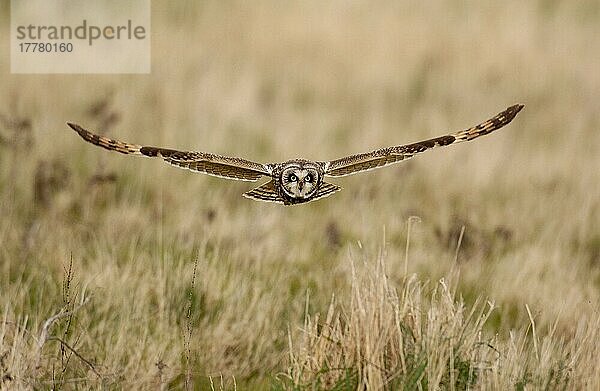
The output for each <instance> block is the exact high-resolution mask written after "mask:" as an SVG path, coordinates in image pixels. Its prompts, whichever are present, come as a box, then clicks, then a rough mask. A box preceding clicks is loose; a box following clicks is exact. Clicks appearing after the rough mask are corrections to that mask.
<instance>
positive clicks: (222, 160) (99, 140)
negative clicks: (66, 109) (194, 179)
mask: <svg viewBox="0 0 600 391" xmlns="http://www.w3.org/2000/svg"><path fill="white" fill-rule="evenodd" d="M67 125H69V126H70V127H71V128H72V129H73V130H74V131H76V132H77V133H78V134H79V135H80V136H81V138H83V139H84V140H85V141H87V142H89V143H92V144H94V145H97V146H99V147H102V148H105V149H108V150H110V151H116V152H120V153H123V154H128V155H141V156H146V157H161V158H162V159H163V160H164V161H165V162H167V163H169V164H172V165H174V166H177V167H181V168H185V169H188V170H191V171H196V172H202V173H205V174H208V175H212V176H218V177H221V178H229V179H237V180H241V181H256V180H258V179H259V178H260V177H262V176H270V175H271V168H270V167H269V166H267V165H265V164H261V163H256V162H253V161H250V160H246V159H242V158H237V157H229V156H221V155H215V154H212V153H206V152H189V151H178V150H175V149H167V148H159V147H145V146H142V145H137V144H130V143H127V142H124V141H119V140H114V139H111V138H108V137H104V136H99V135H97V134H95V133H92V132H90V131H89V130H86V129H83V128H82V127H81V126H79V125H76V124H74V123H69V122H68V123H67Z"/></svg>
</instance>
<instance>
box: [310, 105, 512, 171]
mask: <svg viewBox="0 0 600 391" xmlns="http://www.w3.org/2000/svg"><path fill="white" fill-rule="evenodd" d="M522 108H523V105H521V104H517V105H514V106H511V107H509V108H507V109H506V110H504V111H503V112H501V113H499V114H498V115H496V116H495V117H493V118H490V119H489V120H487V121H485V122H482V123H480V124H479V125H476V126H474V127H472V128H469V129H466V130H461V131H458V132H455V133H451V134H448V135H446V136H441V137H436V138H432V139H429V140H425V141H419V142H417V143H413V144H407V145H400V146H396V147H388V148H382V149H378V150H375V151H372V152H367V153H360V154H357V155H352V156H347V157H344V158H341V159H336V160H331V161H329V162H323V163H322V164H323V166H324V168H325V175H326V176H332V177H340V176H345V175H350V174H355V173H357V172H361V171H368V170H372V169H375V168H379V167H383V166H387V165H388V164H392V163H397V162H399V161H402V160H406V159H410V158H411V157H413V156H414V155H416V154H417V153H421V152H425V151H427V150H428V149H431V148H435V147H443V146H445V145H450V144H456V143H460V142H463V141H470V140H473V139H475V138H477V137H479V136H483V135H486V134H488V133H491V132H493V131H494V130H496V129H500V128H501V127H503V126H504V125H506V124H508V123H509V122H510V121H512V119H513V118H515V116H516V115H517V113H518V112H519V111H521V109H522Z"/></svg>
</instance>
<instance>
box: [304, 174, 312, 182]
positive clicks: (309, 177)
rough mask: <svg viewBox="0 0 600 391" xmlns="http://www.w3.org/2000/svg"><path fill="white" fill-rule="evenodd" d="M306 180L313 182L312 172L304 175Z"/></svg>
mask: <svg viewBox="0 0 600 391" xmlns="http://www.w3.org/2000/svg"><path fill="white" fill-rule="evenodd" d="M304 180H305V181H306V182H311V181H312V176H311V175H310V174H308V175H306V176H305V177H304Z"/></svg>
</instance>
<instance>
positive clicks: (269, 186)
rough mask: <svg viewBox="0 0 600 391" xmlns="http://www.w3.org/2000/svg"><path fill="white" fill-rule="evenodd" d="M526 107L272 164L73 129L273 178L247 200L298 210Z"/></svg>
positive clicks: (197, 163) (116, 147)
mask: <svg viewBox="0 0 600 391" xmlns="http://www.w3.org/2000/svg"><path fill="white" fill-rule="evenodd" d="M522 108H523V105H521V104H516V105H514V106H510V107H509V108H507V109H506V110H504V111H503V112H501V113H499V114H498V115H496V116H494V117H493V118H490V119H489V120H487V121H485V122H482V123H481V124H479V125H476V126H473V127H472V128H469V129H466V130H461V131H458V132H455V133H450V134H448V135H446V136H441V137H436V138H432V139H429V140H425V141H419V142H416V143H413V144H406V145H400V146H396V147H388V148H382V149H377V150H375V151H372V152H367V153H360V154H357V155H351V156H346V157H343V158H340V159H335V160H328V161H310V160H304V159H292V160H288V161H286V162H283V163H268V164H262V163H255V162H252V161H250V160H246V159H241V158H236V157H228V156H220V155H214V154H212V153H206V152H186V151H177V150H174V149H167V148H158V147H145V146H142V145H136V144H129V143H126V142H123V141H118V140H113V139H110V138H107V137H103V136H99V135H97V134H94V133H92V132H90V131H88V130H85V129H83V128H82V127H81V126H79V125H76V124H74V123H70V122H68V123H67V124H68V125H69V126H70V127H71V128H72V129H73V130H75V131H76V132H77V133H78V134H79V135H80V136H81V137H82V138H83V139H84V140H85V141H87V142H90V143H92V144H95V145H98V146H100V147H103V148H105V149H108V150H111V151H117V152H121V153H124V154H131V155H140V156H146V157H160V158H162V159H163V160H164V161H165V162H167V163H170V164H172V165H174V166H178V167H181V168H186V169H188V170H191V171H196V172H202V173H205V174H208V175H213V176H218V177H221V178H227V179H235V180H240V181H256V180H258V179H260V178H261V177H263V176H265V177H268V178H270V180H269V182H267V183H265V184H263V185H261V186H259V187H257V188H255V189H253V190H250V191H248V192H246V193H244V196H245V197H247V198H252V199H255V200H259V201H267V202H276V203H280V204H284V205H295V204H302V203H305V202H309V201H314V200H318V199H320V198H323V197H327V196H329V195H331V194H333V193H335V192H336V191H338V190H341V187H339V186H337V185H334V184H333V183H329V182H326V181H325V178H327V177H342V176H346V175H351V174H356V173H358V172H362V171H369V170H373V169H375V168H379V167H383V166H387V165H389V164H392V163H398V162H400V161H403V160H407V159H410V158H411V157H413V156H414V155H416V154H418V153H421V152H425V151H427V150H429V149H432V148H435V147H443V146H446V145H450V144H456V143H460V142H463V141H470V140H473V139H475V138H477V137H479V136H483V135H486V134H488V133H491V132H493V131H494V130H496V129H500V128H501V127H503V126H504V125H506V124H508V123H509V122H510V121H512V119H513V118H514V117H515V116H516V115H517V113H518V112H519V111H521V109H522Z"/></svg>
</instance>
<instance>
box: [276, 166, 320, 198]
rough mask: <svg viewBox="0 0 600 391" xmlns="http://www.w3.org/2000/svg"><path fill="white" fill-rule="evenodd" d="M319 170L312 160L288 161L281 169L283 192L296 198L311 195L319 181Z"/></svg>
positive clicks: (314, 192)
mask: <svg viewBox="0 0 600 391" xmlns="http://www.w3.org/2000/svg"><path fill="white" fill-rule="evenodd" d="M319 175H320V174H319V170H318V167H317V165H316V164H315V163H312V162H290V163H287V164H286V165H285V166H284V168H283V170H282V171H281V187H282V188H283V191H284V192H285V194H286V195H287V196H289V197H291V198H293V199H296V200H306V199H309V198H310V197H313V196H314V195H315V194H316V192H317V190H318V188H319V182H320V179H321V178H320V176H319Z"/></svg>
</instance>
